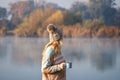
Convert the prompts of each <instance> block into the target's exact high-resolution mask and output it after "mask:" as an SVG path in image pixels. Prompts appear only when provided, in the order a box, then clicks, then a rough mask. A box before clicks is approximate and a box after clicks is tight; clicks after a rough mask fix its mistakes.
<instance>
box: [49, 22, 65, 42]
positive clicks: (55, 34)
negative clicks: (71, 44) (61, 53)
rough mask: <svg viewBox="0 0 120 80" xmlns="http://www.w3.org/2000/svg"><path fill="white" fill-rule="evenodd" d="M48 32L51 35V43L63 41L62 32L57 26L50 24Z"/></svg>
mask: <svg viewBox="0 0 120 80" xmlns="http://www.w3.org/2000/svg"><path fill="white" fill-rule="evenodd" d="M47 31H48V33H49V38H50V41H51V42H52V41H59V40H62V37H63V36H62V32H61V30H60V29H58V28H57V27H56V26H55V25H53V24H49V25H48V26H47Z"/></svg>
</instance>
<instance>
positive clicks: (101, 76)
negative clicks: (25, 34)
mask: <svg viewBox="0 0 120 80" xmlns="http://www.w3.org/2000/svg"><path fill="white" fill-rule="evenodd" d="M47 42H48V39H47V38H14V37H0V80H41V79H42V78H41V54H42V50H43V48H44V46H45V44H46V43H47ZM119 49H120V39H97V38H94V39H84V38H82V39H81V38H80V39H79V38H76V39H71V38H70V39H64V40H63V48H62V53H63V55H64V56H65V58H66V60H67V62H72V64H73V66H72V69H67V80H120V50H119Z"/></svg>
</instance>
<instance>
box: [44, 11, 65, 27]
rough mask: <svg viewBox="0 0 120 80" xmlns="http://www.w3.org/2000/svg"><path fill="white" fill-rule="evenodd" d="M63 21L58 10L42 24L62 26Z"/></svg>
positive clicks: (61, 13) (61, 14)
mask: <svg viewBox="0 0 120 80" xmlns="http://www.w3.org/2000/svg"><path fill="white" fill-rule="evenodd" d="M63 21H64V16H63V12H62V11H60V10H58V11H56V12H55V13H53V14H52V15H51V16H50V17H48V19H47V20H46V21H45V22H44V24H49V23H53V24H55V25H62V24H63Z"/></svg>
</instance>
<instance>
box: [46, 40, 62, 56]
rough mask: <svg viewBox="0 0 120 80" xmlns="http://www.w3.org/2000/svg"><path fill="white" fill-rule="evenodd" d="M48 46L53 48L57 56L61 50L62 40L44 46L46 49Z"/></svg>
mask: <svg viewBox="0 0 120 80" xmlns="http://www.w3.org/2000/svg"><path fill="white" fill-rule="evenodd" d="M49 46H52V47H53V49H54V51H55V54H59V53H61V49H62V40H57V41H52V42H50V43H48V44H47V45H46V48H47V47H49Z"/></svg>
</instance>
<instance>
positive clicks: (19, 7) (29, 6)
mask: <svg viewBox="0 0 120 80" xmlns="http://www.w3.org/2000/svg"><path fill="white" fill-rule="evenodd" d="M33 10H34V2H33V1H31V0H30V1H19V2H16V3H11V4H10V11H9V14H12V16H13V17H12V21H11V23H12V24H13V25H14V26H17V25H18V24H20V23H21V22H22V19H23V18H24V17H25V16H28V15H29V14H30V13H31V12H32V11H33Z"/></svg>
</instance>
